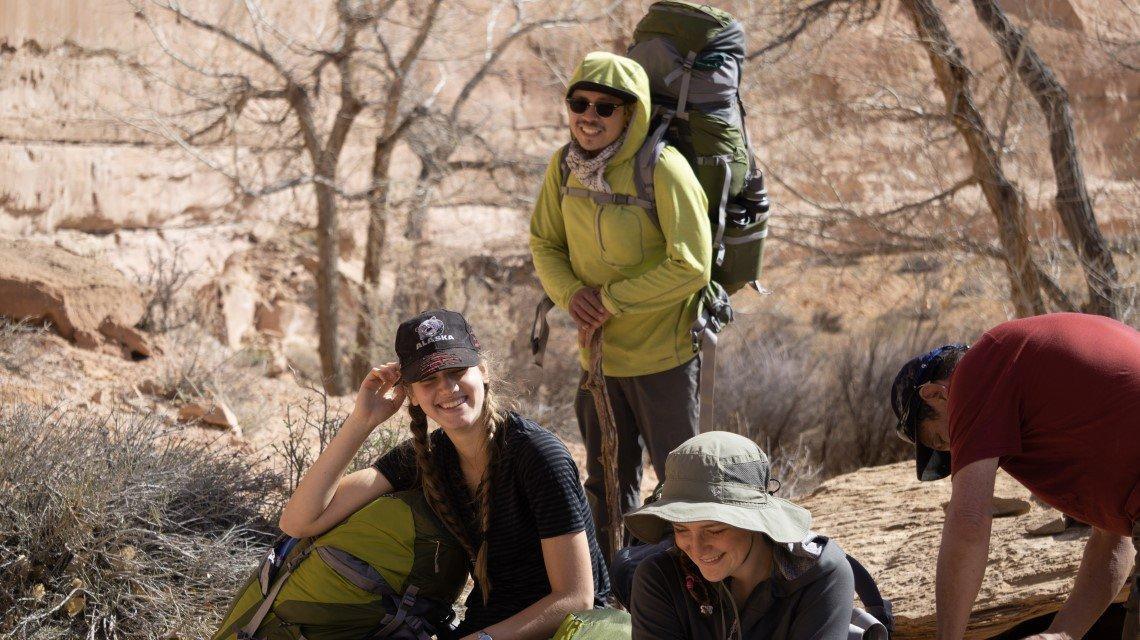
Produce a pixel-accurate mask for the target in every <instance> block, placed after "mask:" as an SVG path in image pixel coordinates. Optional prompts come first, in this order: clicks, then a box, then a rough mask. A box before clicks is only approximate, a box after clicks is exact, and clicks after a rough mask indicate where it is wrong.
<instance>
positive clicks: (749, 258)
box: [627, 0, 769, 294]
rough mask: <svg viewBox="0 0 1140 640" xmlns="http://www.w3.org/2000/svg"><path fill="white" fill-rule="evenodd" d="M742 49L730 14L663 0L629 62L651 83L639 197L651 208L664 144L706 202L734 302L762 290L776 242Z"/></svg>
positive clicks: (719, 278)
mask: <svg viewBox="0 0 1140 640" xmlns="http://www.w3.org/2000/svg"><path fill="white" fill-rule="evenodd" d="M744 47H745V44H744V29H743V27H741V25H740V22H738V21H737V20H736V19H735V18H733V17H732V16H731V15H730V14H728V13H727V12H725V11H721V10H720V9H714V8H712V7H710V6H708V5H704V4H694V3H691V2H684V1H682V0H661V1H659V2H655V3H653V4H652V5H651V6H650V7H649V11H648V12H647V13H646V14H645V17H643V18H642V19H641V21H640V22H638V24H637V28H636V29H635V30H634V33H633V43H632V44H631V45H630V47H629V52H628V53H627V55H628V56H629V57H630V58H632V59H634V60H636V61H637V62H638V63H639V64H640V65H641V66H642V68H644V69H645V73H646V75H647V76H649V89H650V93H651V95H652V100H653V117H652V119H651V121H650V132H649V135H648V136H647V137H646V141H645V144H644V145H643V146H642V148H641V150H640V151H639V152H638V155H637V159H636V166H637V170H636V171H635V174H634V179H635V183H636V185H637V192H638V198H639V199H641V200H646V201H649V202H650V203H652V201H653V167H654V166H655V165H656V163H657V159H658V158H659V157H660V156H661V150H662V149H663V148H664V147H665V145H666V144H669V145H672V146H674V147H676V148H677V150H678V151H680V152H681V154H682V155H683V156H685V159H686V160H688V162H689V165H690V166H692V168H693V172H694V173H696V175H697V180H699V181H700V183H701V187H702V188H703V189H704V191H705V195H706V196H708V202H709V221H710V222H711V224H712V231H713V272H712V279H713V280H714V281H715V282H717V283H719V284H720V285H721V286H722V287H723V288H724V289H725V290H726V291H727V292H728V293H729V294H731V293H733V292H735V291H737V290H739V289H741V288H743V287H744V286H746V285H749V284H753V286H757V287H758V285H756V284H754V283H756V282H757V280H758V279H759V278H760V271H761V267H762V259H763V256H764V239H765V238H766V237H767V236H768V216H769V203H768V193H767V191H766V190H765V188H764V174H763V173H762V172H761V171H760V170H759V168H757V166H756V160H755V157H754V156H753V154H752V148H751V146H750V145H749V142H748V130H747V128H746V127H745V125H744V103H743V102H742V101H741V99H740V79H741V72H742V68H743V65H744V54H745V50H744ZM649 210H650V217H651V218H652V219H654V220H656V216H655V215H654V212H653V211H652V205H651V206H650V209H649Z"/></svg>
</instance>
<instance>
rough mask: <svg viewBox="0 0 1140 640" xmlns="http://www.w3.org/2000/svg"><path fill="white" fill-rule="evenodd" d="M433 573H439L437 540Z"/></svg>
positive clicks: (437, 541) (437, 542)
mask: <svg viewBox="0 0 1140 640" xmlns="http://www.w3.org/2000/svg"><path fill="white" fill-rule="evenodd" d="M435 572H436V573H439V540H436V541H435Z"/></svg>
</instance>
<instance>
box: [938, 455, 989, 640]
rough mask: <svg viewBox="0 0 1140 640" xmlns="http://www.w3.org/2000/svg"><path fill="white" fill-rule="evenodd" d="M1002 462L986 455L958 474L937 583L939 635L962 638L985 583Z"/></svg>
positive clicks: (947, 639) (945, 639)
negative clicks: (979, 591)
mask: <svg viewBox="0 0 1140 640" xmlns="http://www.w3.org/2000/svg"><path fill="white" fill-rule="evenodd" d="M997 468H998V459H997V458H986V459H984V460H978V461H976V462H971V463H970V464H968V465H966V466H965V467H963V468H961V469H959V470H958V472H957V473H955V474H954V478H953V489H952V493H951V495H950V507H949V508H948V509H947V510H946V522H945V523H944V524H943V525H942V545H941V547H940V548H939V550H938V574H937V578H936V584H935V589H934V597H935V606H936V610H937V618H938V623H937V624H938V635H937V637H938V639H939V640H958V638H961V637H962V636H963V635H964V634H965V633H966V625H967V623H968V622H969V621H970V609H971V608H972V607H973V605H974V599H975V598H977V597H978V590H979V589H981V587H982V576H984V575H985V573H986V561H987V559H988V557H989V553H990V525H991V524H992V521H993V514H992V511H991V505H992V504H993V496H994V481H995V480H996V478H997Z"/></svg>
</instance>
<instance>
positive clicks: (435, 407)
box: [409, 367, 486, 432]
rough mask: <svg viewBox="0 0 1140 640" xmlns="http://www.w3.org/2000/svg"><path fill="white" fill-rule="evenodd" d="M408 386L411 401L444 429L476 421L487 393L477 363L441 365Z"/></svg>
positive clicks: (465, 425)
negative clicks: (462, 365)
mask: <svg viewBox="0 0 1140 640" xmlns="http://www.w3.org/2000/svg"><path fill="white" fill-rule="evenodd" d="M409 386H410V389H409V391H410V393H409V398H410V399H411V402H412V404H415V405H418V406H419V407H420V408H422V409H423V410H424V413H426V414H427V416H428V417H429V418H431V419H432V420H434V421H435V423H436V424H438V425H439V426H440V427H442V428H443V430H444V431H445V432H447V431H450V430H461V429H469V428H471V427H472V426H474V425H476V424H477V423H478V422H479V416H480V414H482V412H483V399H484V397H485V395H486V387H485V385H484V384H483V371H482V369H481V368H480V367H466V368H461V369H443V370H441V371H437V372H436V373H434V374H432V375H430V376H428V377H426V378H424V379H422V380H419V381H417V382H413V383H412V384H411V385H409Z"/></svg>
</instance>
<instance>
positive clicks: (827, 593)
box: [787, 542, 855, 640]
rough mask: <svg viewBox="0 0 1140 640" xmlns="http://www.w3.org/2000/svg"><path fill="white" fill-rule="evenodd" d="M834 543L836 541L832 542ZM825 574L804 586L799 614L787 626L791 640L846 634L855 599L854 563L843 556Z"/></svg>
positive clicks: (827, 639)
mask: <svg viewBox="0 0 1140 640" xmlns="http://www.w3.org/2000/svg"><path fill="white" fill-rule="evenodd" d="M829 544H834V542H829ZM840 558H841V560H840V561H839V564H837V565H836V567H835V570H833V571H832V572H831V573H829V574H827V576H826V578H824V579H821V580H816V581H815V582H814V583H812V584H810V585H808V586H807V587H805V589H806V591H805V592H804V594H803V599H802V600H801V601H800V604H799V605H797V607H796V610H797V611H799V612H800V615H798V616H796V618H795V619H794V620H792V624H791V626H790V627H789V628H788V635H787V637H788V639H789V640H829V639H830V638H846V637H847V630H848V628H849V627H850V626H851V608H852V606H853V603H854V602H855V576H854V574H852V572H851V565H850V564H848V562H847V560H846V559H842V555H840Z"/></svg>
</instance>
